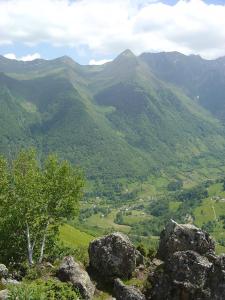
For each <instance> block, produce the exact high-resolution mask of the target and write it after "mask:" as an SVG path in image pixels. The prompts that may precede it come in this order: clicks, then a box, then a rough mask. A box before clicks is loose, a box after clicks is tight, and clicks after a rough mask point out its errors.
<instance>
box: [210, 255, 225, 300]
mask: <svg viewBox="0 0 225 300" xmlns="http://www.w3.org/2000/svg"><path fill="white" fill-rule="evenodd" d="M208 284H209V286H210V288H211V291H212V292H211V294H212V299H214V300H224V299H225V254H223V255H220V256H217V257H216V260H215V262H214V270H213V272H212V273H211V276H210V277H209V282H208Z"/></svg>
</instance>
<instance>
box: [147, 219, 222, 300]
mask: <svg viewBox="0 0 225 300" xmlns="http://www.w3.org/2000/svg"><path fill="white" fill-rule="evenodd" d="M163 249H164V250H163ZM214 249H215V245H214V242H213V240H212V239H211V238H210V236H209V235H208V234H207V233H206V232H204V231H202V230H200V229H198V228H197V227H195V226H192V225H189V224H185V225H184V224H177V223H176V222H174V221H171V222H169V224H168V225H167V226H166V228H165V229H164V230H163V232H162V234H161V239H160V245H159V251H158V257H159V258H160V259H162V260H164V261H163V262H161V263H160V264H159V265H158V266H157V267H156V268H155V270H153V271H152V273H151V274H150V275H149V281H150V284H151V286H152V288H151V290H150V292H149V293H147V294H148V299H151V300H161V299H167V300H212V299H213V300H224V299H225V255H222V256H216V255H215V253H214Z"/></svg>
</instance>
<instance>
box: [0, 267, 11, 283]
mask: <svg viewBox="0 0 225 300" xmlns="http://www.w3.org/2000/svg"><path fill="white" fill-rule="evenodd" d="M8 273H9V271H8V269H7V268H6V266H5V265H3V264H0V279H1V278H6V277H7V276H8Z"/></svg>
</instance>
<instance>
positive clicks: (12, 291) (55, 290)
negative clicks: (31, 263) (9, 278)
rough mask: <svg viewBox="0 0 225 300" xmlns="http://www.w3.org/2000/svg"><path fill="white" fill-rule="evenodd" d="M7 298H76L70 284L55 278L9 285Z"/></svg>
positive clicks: (75, 293)
mask: <svg viewBox="0 0 225 300" xmlns="http://www.w3.org/2000/svg"><path fill="white" fill-rule="evenodd" d="M8 289H9V297H8V300H78V299H79V295H78V293H77V292H76V291H75V290H73V287H72V285H70V284H67V283H62V282H60V281H57V280H53V279H51V280H48V281H43V280H36V281H34V282H32V283H30V284H29V283H23V284H21V285H12V286H9V288H8Z"/></svg>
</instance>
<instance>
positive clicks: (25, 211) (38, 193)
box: [0, 150, 83, 264]
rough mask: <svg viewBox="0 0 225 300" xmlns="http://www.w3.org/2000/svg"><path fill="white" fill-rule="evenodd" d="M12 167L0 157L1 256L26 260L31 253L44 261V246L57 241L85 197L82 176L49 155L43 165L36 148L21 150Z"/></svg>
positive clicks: (31, 258) (30, 259) (52, 244)
mask: <svg viewBox="0 0 225 300" xmlns="http://www.w3.org/2000/svg"><path fill="white" fill-rule="evenodd" d="M11 165H12V166H11V167H7V164H6V161H5V160H4V159H1V160H0V168H1V169H2V170H1V171H2V174H3V177H2V179H1V182H0V185H1V187H0V189H1V192H2V193H1V194H0V200H1V202H0V216H1V222H0V233H1V240H0V245H1V247H0V258H1V261H3V262H4V261H6V262H7V263H8V262H16V261H20V262H21V261H23V260H24V259H25V257H26V255H27V253H28V259H29V263H30V264H32V263H33V256H34V258H36V259H37V258H38V256H39V261H40V262H41V261H42V259H43V255H44V250H45V248H47V250H48V249H50V250H52V248H53V247H54V245H55V244H56V237H57V234H58V230H59V226H60V225H61V223H62V222H64V220H65V219H70V218H73V217H74V216H75V215H76V213H77V211H78V202H79V199H80V198H81V197H82V188H83V177H82V175H81V173H80V171H79V170H75V169H73V168H72V167H71V165H70V164H69V163H68V162H66V161H62V162H60V161H59V160H58V159H57V158H56V157H55V156H53V155H50V156H48V158H47V159H46V161H45V163H44V165H43V166H42V165H40V163H39V162H38V160H37V157H36V153H35V151H33V150H30V151H21V152H20V153H19V154H18V156H17V157H16V159H15V160H13V162H12V164H11Z"/></svg>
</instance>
